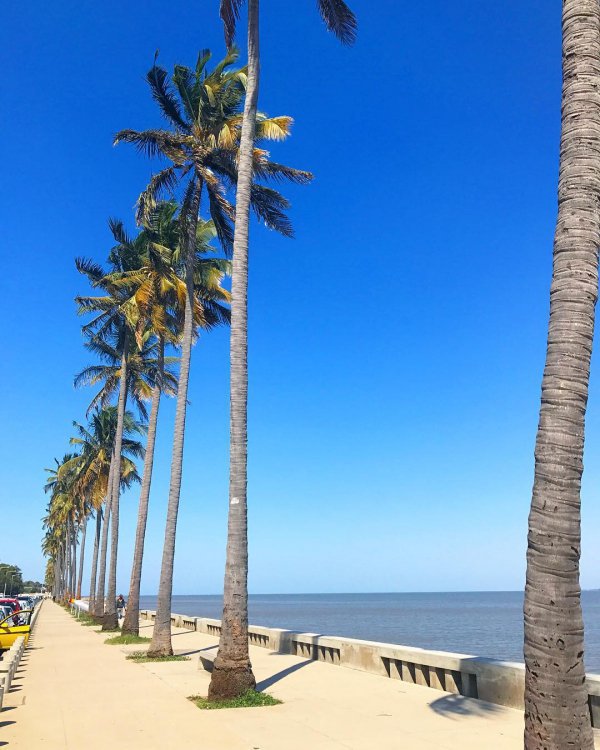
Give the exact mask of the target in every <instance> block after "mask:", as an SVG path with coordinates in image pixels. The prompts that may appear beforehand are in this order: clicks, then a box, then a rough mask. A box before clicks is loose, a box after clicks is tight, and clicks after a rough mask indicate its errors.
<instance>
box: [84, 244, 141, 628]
mask: <svg viewBox="0 0 600 750" xmlns="http://www.w3.org/2000/svg"><path fill="white" fill-rule="evenodd" d="M110 260H111V266H112V269H111V270H112V271H113V272H114V271H128V270H132V266H133V267H138V265H139V260H138V259H137V258H135V257H134V258H130V257H129V256H127V255H125V254H119V253H111V256H110ZM76 266H77V269H78V270H79V271H80V272H81V273H83V274H85V275H86V276H87V277H88V279H89V281H90V283H91V284H92V286H93V287H95V288H99V289H101V290H102V291H103V292H104V295H103V296H101V297H92V296H80V297H77V298H76V301H77V303H78V312H79V313H80V314H84V313H95V317H94V318H93V319H92V320H91V321H90V322H89V323H87V324H86V325H84V326H83V331H84V333H85V334H86V335H87V336H88V337H89V346H90V347H92V348H94V347H95V348H97V350H99V351H100V350H102V347H103V346H104V345H105V344H106V342H109V344H110V346H111V347H112V349H113V350H114V351H116V352H117V353H118V357H119V362H120V366H119V376H118V383H119V387H118V399H117V430H116V433H115V444H114V447H113V460H112V474H111V476H110V477H109V488H108V495H107V501H106V510H107V513H106V520H105V532H106V533H107V528H108V520H109V519H108V514H109V513H111V514H112V526H111V545H110V566H109V576H108V587H107V588H108V591H107V600H106V606H105V611H104V617H103V623H102V628H103V629H104V630H114V629H115V628H116V627H117V626H118V621H117V609H116V598H117V592H116V590H117V556H118V542H119V496H120V481H119V478H120V463H121V444H122V440H123V419H124V414H125V408H126V403H127V395H128V385H129V384H130V379H129V375H128V365H129V354H130V353H131V350H132V331H131V328H130V325H129V322H128V319H127V316H126V306H127V299H126V298H125V297H124V295H123V294H122V292H121V291H120V290H119V289H118V288H115V287H114V286H112V285H111V283H110V280H109V276H108V274H106V273H105V272H104V270H103V269H102V267H101V266H99V265H98V264H96V263H93V262H92V261H89V260H83V259H80V258H78V259H77V260H76ZM101 400H102V397H101ZM103 549H105V540H104V537H103ZM101 571H102V566H101ZM102 604H103V601H102V598H101V597H97V598H96V608H97V609H99V607H100V606H101V605H102Z"/></svg>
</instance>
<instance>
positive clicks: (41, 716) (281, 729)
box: [0, 602, 523, 750]
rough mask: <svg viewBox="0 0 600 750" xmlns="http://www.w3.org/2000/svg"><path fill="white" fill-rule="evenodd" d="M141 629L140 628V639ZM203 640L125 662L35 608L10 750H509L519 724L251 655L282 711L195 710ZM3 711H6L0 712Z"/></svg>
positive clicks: (97, 637)
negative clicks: (155, 658) (174, 658)
mask: <svg viewBox="0 0 600 750" xmlns="http://www.w3.org/2000/svg"><path fill="white" fill-rule="evenodd" d="M151 630H152V626H151V625H149V624H147V623H145V622H142V630H141V631H140V633H141V634H144V635H147V634H150V633H151ZM215 643H216V641H215V639H214V638H211V637H210V636H207V635H203V634H201V633H195V632H190V631H185V630H178V629H175V630H174V636H173V645H174V648H175V649H176V651H177V652H179V653H186V654H189V655H190V661H185V662H170V663H165V664H157V663H149V664H144V665H142V664H135V663H132V662H131V661H127V660H126V659H125V654H124V652H125V651H135V650H139V649H140V648H141V647H140V646H129V647H116V646H106V645H104V636H103V635H101V634H99V633H98V632H97V631H96V629H95V628H89V627H83V626H81V625H79V624H78V623H77V622H76V621H75V620H74V619H73V618H72V617H71V616H70V615H69V614H67V613H66V612H65V611H64V610H63V609H61V608H60V607H59V606H58V605H55V604H53V603H52V602H46V603H45V604H44V605H43V610H42V612H41V613H40V617H39V620H38V623H37V626H36V632H35V634H34V635H33V637H32V640H31V648H30V649H29V650H28V651H27V652H26V655H25V658H24V662H23V666H22V668H21V669H20V671H19V673H18V674H17V679H16V680H15V683H14V688H13V689H12V690H11V693H10V694H9V695H8V696H6V697H5V703H4V705H5V708H4V710H3V711H2V714H1V716H0V747H2V746H8V747H9V748H11V750H12V749H13V748H14V749H15V750H16V749H17V748H22V749H23V750H25V749H26V750H41V749H42V748H44V749H47V750H63V749H64V748H68V749H69V750H100V748H101V749H102V750H106V748H110V750H125V749H127V750H138V748H139V749H140V750H141V748H144V750H196V748H198V749H200V748H201V749H202V750H307V749H310V750H398V749H399V748H405V749H406V750H434V749H435V750H482V749H483V748H485V750H521V748H522V747H523V740H522V731H523V729H522V724H523V720H522V715H521V713H520V712H519V711H514V710H512V709H507V708H501V707H498V706H492V705H489V704H485V703H482V702H480V701H474V700H469V699H465V698H462V697H460V696H455V695H449V694H446V693H442V692H439V691H436V690H431V689H429V688H426V687H420V686H418V685H410V684H407V683H403V682H399V681H396V680H388V679H385V678H382V677H378V676H376V675H370V674H367V673H364V672H358V671H354V670H351V669H345V668H341V667H335V666H331V665H328V664H323V663H320V662H313V661H307V660H305V659H300V658H297V657H295V656H288V655H280V654H274V653H272V652H270V651H268V650H267V649H262V648H254V647H253V648H252V649H251V658H252V661H253V667H254V672H255V674H256V677H257V680H258V681H259V687H260V688H261V689H265V690H266V691H267V692H269V693H271V694H272V695H274V696H275V697H277V698H280V699H281V700H282V701H284V703H283V704H282V705H279V706H273V707H268V708H267V707H264V708H242V709H233V710H232V709H229V710H223V711H200V710H199V709H197V708H196V707H195V706H194V705H193V704H192V703H191V702H190V701H187V700H186V697H187V696H188V695H192V694H200V695H206V692H207V688H208V681H209V675H208V674H207V673H206V672H204V671H202V670H199V669H198V653H199V652H200V651H202V650H206V649H209V648H210V647H212V646H214V645H215ZM6 706H8V708H6Z"/></svg>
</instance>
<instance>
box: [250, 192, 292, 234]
mask: <svg viewBox="0 0 600 750" xmlns="http://www.w3.org/2000/svg"><path fill="white" fill-rule="evenodd" d="M250 201H251V203H252V208H253V209H254V212H255V213H256V215H257V216H258V218H259V219H262V220H263V221H264V223H265V225H266V226H267V227H269V229H274V230H275V231H276V232H279V234H282V235H283V236H284V237H293V236H294V230H293V229H292V223H291V221H290V220H289V218H288V217H287V215H286V214H285V210H286V209H288V208H289V206H290V204H289V201H288V200H287V199H286V198H284V197H283V195H281V193H278V192H277V190H273V189H272V188H268V187H265V186H264V185H258V184H256V183H255V184H254V185H252V188H251V191H250Z"/></svg>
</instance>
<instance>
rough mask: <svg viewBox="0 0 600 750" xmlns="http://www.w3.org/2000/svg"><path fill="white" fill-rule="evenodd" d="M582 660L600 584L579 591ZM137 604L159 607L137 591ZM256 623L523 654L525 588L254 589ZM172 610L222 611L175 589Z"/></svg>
mask: <svg viewBox="0 0 600 750" xmlns="http://www.w3.org/2000/svg"><path fill="white" fill-rule="evenodd" d="M582 606H583V613H584V620H585V664H586V671H587V672H588V673H590V672H593V673H600V590H594V591H584V592H583V593H582ZM140 607H141V609H156V597H155V596H142V597H141V601H140ZM248 609H249V619H250V622H251V623H252V624H253V625H264V626H266V627H275V628H285V629H288V630H296V631H299V632H302V633H319V634H321V635H337V636H346V637H348V638H360V639H364V640H369V641H380V642H382V643H394V644H401V645H403V646H418V647H420V648H427V649H434V650H436V651H453V652H455V653H460V654H468V655H471V656H484V657H488V658H490V659H501V660H503V661H523V594H522V592H517V591H478V592H466V593H458V592H457V593H422V594H421V593H407V594H251V595H250V597H249V603H248ZM172 610H173V612H177V613H178V614H184V615H193V616H194V617H212V618H216V619H220V618H221V613H222V598H221V597H220V596H186V595H179V596H173V605H172Z"/></svg>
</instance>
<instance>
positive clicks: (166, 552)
mask: <svg viewBox="0 0 600 750" xmlns="http://www.w3.org/2000/svg"><path fill="white" fill-rule="evenodd" d="M188 223H189V222H185V223H182V239H183V241H184V242H185V241H186V240H185V239H184V238H185V232H186V231H188V230H189V226H187V224H188ZM215 233H216V232H215V229H214V225H213V223H212V222H211V221H208V222H205V221H202V220H198V221H197V223H196V246H195V253H194V260H193V265H191V267H190V262H189V259H188V258H186V260H185V264H184V269H183V273H184V274H185V286H186V295H185V311H184V323H183V333H182V338H181V364H180V370H179V387H178V390H177V405H176V409H175V426H174V433H173V452H172V457H171V477H170V482H169V500H168V505H167V519H166V524H165V539H164V546H163V557H162V564H161V574H160V582H159V588H158V600H157V605H156V619H155V623H154V631H153V635H152V643H151V644H150V649H149V653H151V654H154V655H157V656H163V655H170V654H172V653H173V647H172V644H171V597H172V591H173V563H174V559H175V538H176V530H177V515H178V511H179V497H180V491H181V475H182V469H183V447H184V438H185V419H186V411H187V391H188V383H189V371H190V361H191V351H192V343H193V340H194V338H195V336H196V335H197V333H196V331H197V328H198V327H200V328H202V329H204V330H206V331H208V330H210V329H211V328H214V327H215V326H217V325H220V324H223V323H228V322H229V309H228V307H226V306H225V305H227V304H228V303H229V292H228V291H226V290H225V289H224V288H223V287H222V286H221V282H222V280H223V276H224V275H225V272H226V271H227V270H228V267H229V264H228V262H227V261H223V260H222V259H218V258H207V257H204V256H205V255H206V254H207V253H209V252H214V248H213V247H212V246H211V245H210V241H211V239H212V238H213V237H214V236H215ZM195 329H196V330H195Z"/></svg>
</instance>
